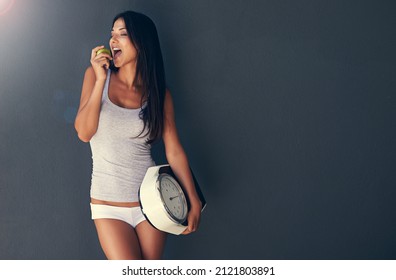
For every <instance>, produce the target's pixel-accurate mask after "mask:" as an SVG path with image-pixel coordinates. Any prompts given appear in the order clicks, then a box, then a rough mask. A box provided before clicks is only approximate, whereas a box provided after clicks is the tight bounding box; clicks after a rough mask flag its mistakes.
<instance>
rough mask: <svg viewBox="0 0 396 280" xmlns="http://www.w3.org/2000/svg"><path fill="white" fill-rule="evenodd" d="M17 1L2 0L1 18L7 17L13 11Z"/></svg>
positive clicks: (0, 1)
mask: <svg viewBox="0 0 396 280" xmlns="http://www.w3.org/2000/svg"><path fill="white" fill-rule="evenodd" d="M14 2H15V0H0V16H2V15H5V14H6V13H7V12H8V11H9V10H11V8H12V6H13V5H14Z"/></svg>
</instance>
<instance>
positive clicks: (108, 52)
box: [96, 48, 111, 56]
mask: <svg viewBox="0 0 396 280" xmlns="http://www.w3.org/2000/svg"><path fill="white" fill-rule="evenodd" d="M101 53H107V54H108V55H110V56H111V52H110V50H108V49H106V48H103V49H100V50H98V51H97V52H96V55H99V54H101Z"/></svg>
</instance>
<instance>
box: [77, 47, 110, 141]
mask: <svg viewBox="0 0 396 280" xmlns="http://www.w3.org/2000/svg"><path fill="white" fill-rule="evenodd" d="M101 48H103V46H100V47H96V48H94V49H93V50H92V53H91V64H92V66H90V67H88V68H87V70H86V71H85V75H84V82H83V86H82V91H81V99H80V107H79V108H78V112H77V116H76V119H75V121H74V127H75V129H76V131H77V133H78V137H79V138H80V139H81V140H82V141H84V142H88V141H89V140H91V138H92V136H93V135H94V134H95V133H96V131H97V129H98V122H99V112H100V104H101V102H102V92H103V88H104V85H105V83H106V76H107V71H106V69H107V68H108V66H109V62H108V59H111V57H110V56H109V55H108V54H104V53H101V54H99V55H97V56H96V52H97V51H98V50H99V49H101ZM104 66H105V67H104Z"/></svg>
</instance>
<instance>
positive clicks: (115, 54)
mask: <svg viewBox="0 0 396 280" xmlns="http://www.w3.org/2000/svg"><path fill="white" fill-rule="evenodd" d="M121 53H122V50H121V49H120V48H113V54H114V55H113V58H114V59H116V58H118V57H119V56H120V55H121Z"/></svg>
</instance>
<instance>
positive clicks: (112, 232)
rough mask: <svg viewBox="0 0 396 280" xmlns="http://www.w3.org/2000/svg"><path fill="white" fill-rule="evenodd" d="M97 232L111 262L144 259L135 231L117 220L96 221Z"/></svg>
mask: <svg viewBox="0 0 396 280" xmlns="http://www.w3.org/2000/svg"><path fill="white" fill-rule="evenodd" d="M94 222H95V226H96V231H97V233H98V237H99V242H100V245H101V246H102V249H103V252H104V253H105V255H106V257H107V259H109V260H138V259H141V258H142V254H141V251H140V246H139V240H138V238H137V235H136V232H135V229H134V228H133V227H132V226H131V225H129V224H128V223H126V222H123V221H120V220H116V219H95V220H94Z"/></svg>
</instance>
